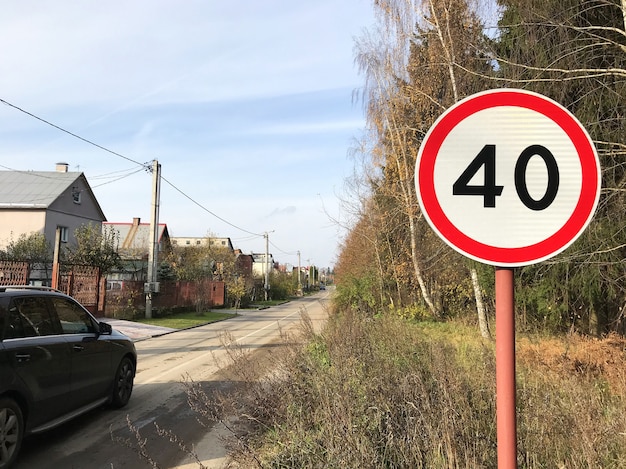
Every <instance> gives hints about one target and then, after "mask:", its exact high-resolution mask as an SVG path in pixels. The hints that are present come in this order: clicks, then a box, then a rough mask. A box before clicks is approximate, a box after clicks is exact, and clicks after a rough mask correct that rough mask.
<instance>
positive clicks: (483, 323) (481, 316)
mask: <svg viewBox="0 0 626 469" xmlns="http://www.w3.org/2000/svg"><path fill="white" fill-rule="evenodd" d="M470 273H471V276H472V287H474V297H475V298H476V311H478V327H479V328H480V335H481V336H482V337H483V338H485V339H489V340H491V332H490V331H489V322H488V320H487V313H486V311H485V304H484V303H483V294H482V292H481V290H480V283H479V282H478V272H476V268H474V267H471V268H470Z"/></svg>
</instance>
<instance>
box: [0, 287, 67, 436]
mask: <svg viewBox="0 0 626 469" xmlns="http://www.w3.org/2000/svg"><path fill="white" fill-rule="evenodd" d="M7 313H8V314H7V324H6V327H5V331H4V338H3V341H2V344H3V346H4V355H5V357H6V358H7V361H8V362H9V363H10V366H11V367H12V368H13V369H14V371H15V374H16V376H17V377H18V379H20V380H21V381H22V383H23V385H24V386H25V388H26V389H28V391H29V393H30V397H31V399H32V408H31V409H30V410H29V418H30V420H29V425H30V426H31V427H37V426H39V425H42V424H44V423H46V422H49V421H51V420H54V419H55V418H57V417H59V416H61V415H63V414H64V413H66V412H67V411H68V410H69V409H70V407H71V400H70V383H71V380H70V377H71V354H70V348H69V345H68V344H67V342H66V341H65V340H64V338H63V336H62V334H61V331H60V325H59V324H58V322H55V319H54V317H53V316H52V315H51V314H50V311H49V308H48V303H47V301H46V298H45V297H43V296H24V295H21V296H15V297H13V298H11V300H10V303H9V306H8V308H7Z"/></svg>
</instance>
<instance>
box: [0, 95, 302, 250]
mask: <svg viewBox="0 0 626 469" xmlns="http://www.w3.org/2000/svg"><path fill="white" fill-rule="evenodd" d="M0 102H1V103H2V104H5V105H6V106H9V107H12V108H13V109H16V110H18V111H20V112H22V113H24V114H26V115H28V116H30V117H33V118H35V119H37V120H38V121H41V122H43V123H44V124H47V125H49V126H51V127H54V128H55V129H57V130H60V131H61V132H64V133H66V134H68V135H71V136H72V137H74V138H77V139H79V140H81V141H83V142H85V143H87V144H89V145H92V146H94V147H96V148H99V149H101V150H103V151H106V152H107V153H111V154H112V155H115V156H117V157H119V158H123V159H125V160H126V161H130V162H131V163H135V164H136V165H139V166H141V169H144V170H147V171H149V172H152V167H151V166H150V165H149V164H148V163H140V162H139V161H136V160H133V159H132V158H129V157H127V156H124V155H122V154H121V153H118V152H116V151H113V150H110V149H108V148H106V147H104V146H102V145H99V144H97V143H95V142H93V141H91V140H89V139H86V138H84V137H81V136H80V135H77V134H75V133H74V132H70V131H69V130H67V129H64V128H63V127H60V126H58V125H56V124H53V123H52V122H50V121H48V120H46V119H43V118H41V117H39V116H37V115H35V114H33V113H32V112H28V111H26V110H25V109H22V108H21V107H19V106H16V105H15V104H11V103H9V102H8V101H6V100H4V99H2V98H0ZM141 169H140V170H141ZM140 170H137V171H135V172H132V173H129V174H126V175H123V176H121V177H119V178H117V179H115V180H113V181H109V182H106V183H102V184H99V185H97V186H94V187H100V186H103V185H105V184H109V183H111V182H115V181H118V180H120V179H123V178H125V177H128V176H130V175H132V174H135V173H137V172H139V171H140ZM161 179H162V180H163V181H165V182H166V183H167V184H168V185H169V186H170V187H172V188H173V189H174V190H175V191H177V192H178V193H180V194H181V195H182V196H183V197H185V198H186V199H188V200H189V201H190V202H192V203H193V204H195V205H197V206H198V207H200V208H201V209H202V210H204V211H205V212H207V213H209V214H210V215H212V216H214V217H215V218H217V219H218V220H221V221H222V222H224V223H226V224H227V225H229V226H232V227H233V228H235V229H237V230H239V231H242V232H244V233H248V234H249V235H252V236H256V237H262V236H263V234H261V233H254V232H252V231H249V230H246V229H244V228H241V227H240V226H237V225H235V224H233V223H231V222H229V221H228V220H226V219H224V218H222V217H220V216H219V215H217V214H216V213H214V212H212V211H211V210H209V209H208V208H206V207H205V206H204V205H202V204H201V203H199V202H197V201H196V200H195V199H193V198H192V197H191V196H189V195H187V194H186V193H185V192H183V191H182V190H181V189H179V188H178V187H176V186H175V185H174V184H173V183H171V182H170V181H168V180H167V179H165V178H164V177H163V175H161ZM272 246H274V245H272ZM274 247H276V246H274ZM276 249H278V250H279V251H281V252H283V253H284V254H289V253H286V252H284V251H282V250H281V249H279V248H278V247H276ZM289 255H291V254H289Z"/></svg>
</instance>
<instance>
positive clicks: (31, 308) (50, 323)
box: [0, 286, 137, 469]
mask: <svg viewBox="0 0 626 469" xmlns="http://www.w3.org/2000/svg"><path fill="white" fill-rule="evenodd" d="M136 368H137V352H136V350H135V346H134V344H133V342H132V340H131V339H129V338H128V337H126V336H125V335H123V334H121V333H120V332H117V331H114V330H113V329H112V328H111V326H110V324H107V323H105V322H98V321H97V320H96V319H95V318H94V317H93V316H92V315H91V314H90V313H89V312H88V311H87V310H86V309H85V308H84V307H83V306H81V305H80V304H79V303H78V302H77V301H76V300H74V299H73V298H71V297H69V296H67V295H64V294H63V293H60V292H58V291H56V290H52V289H49V288H45V287H14V286H11V287H8V286H7V287H3V286H0V469H6V468H8V467H9V466H10V465H11V464H12V463H13V462H14V461H15V458H16V457H17V454H18V452H19V449H20V444H21V442H22V438H23V437H24V436H25V435H28V434H33V433H39V432H43V431H45V430H49V429H51V428H53V427H56V426H58V425H60V424H62V423H64V422H66V421H68V420H70V419H71V418H74V417H76V416H78V415H80V414H83V413H85V412H87V411H89V410H92V409H94V408H96V407H99V406H101V405H103V404H107V403H108V404H110V405H112V406H113V407H116V408H119V407H123V406H125V405H126V404H127V403H128V400H129V399H130V395H131V393H132V390H133V382H134V379H135V370H136Z"/></svg>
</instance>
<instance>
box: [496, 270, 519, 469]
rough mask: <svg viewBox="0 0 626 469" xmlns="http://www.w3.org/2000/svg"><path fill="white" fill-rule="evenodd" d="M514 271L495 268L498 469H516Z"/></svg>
mask: <svg viewBox="0 0 626 469" xmlns="http://www.w3.org/2000/svg"><path fill="white" fill-rule="evenodd" d="M513 278H514V271H513V269H512V268H505V267H496V423H497V434H498V469H516V468H517V422H516V409H515V294H514V287H513V284H514V280H513Z"/></svg>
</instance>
